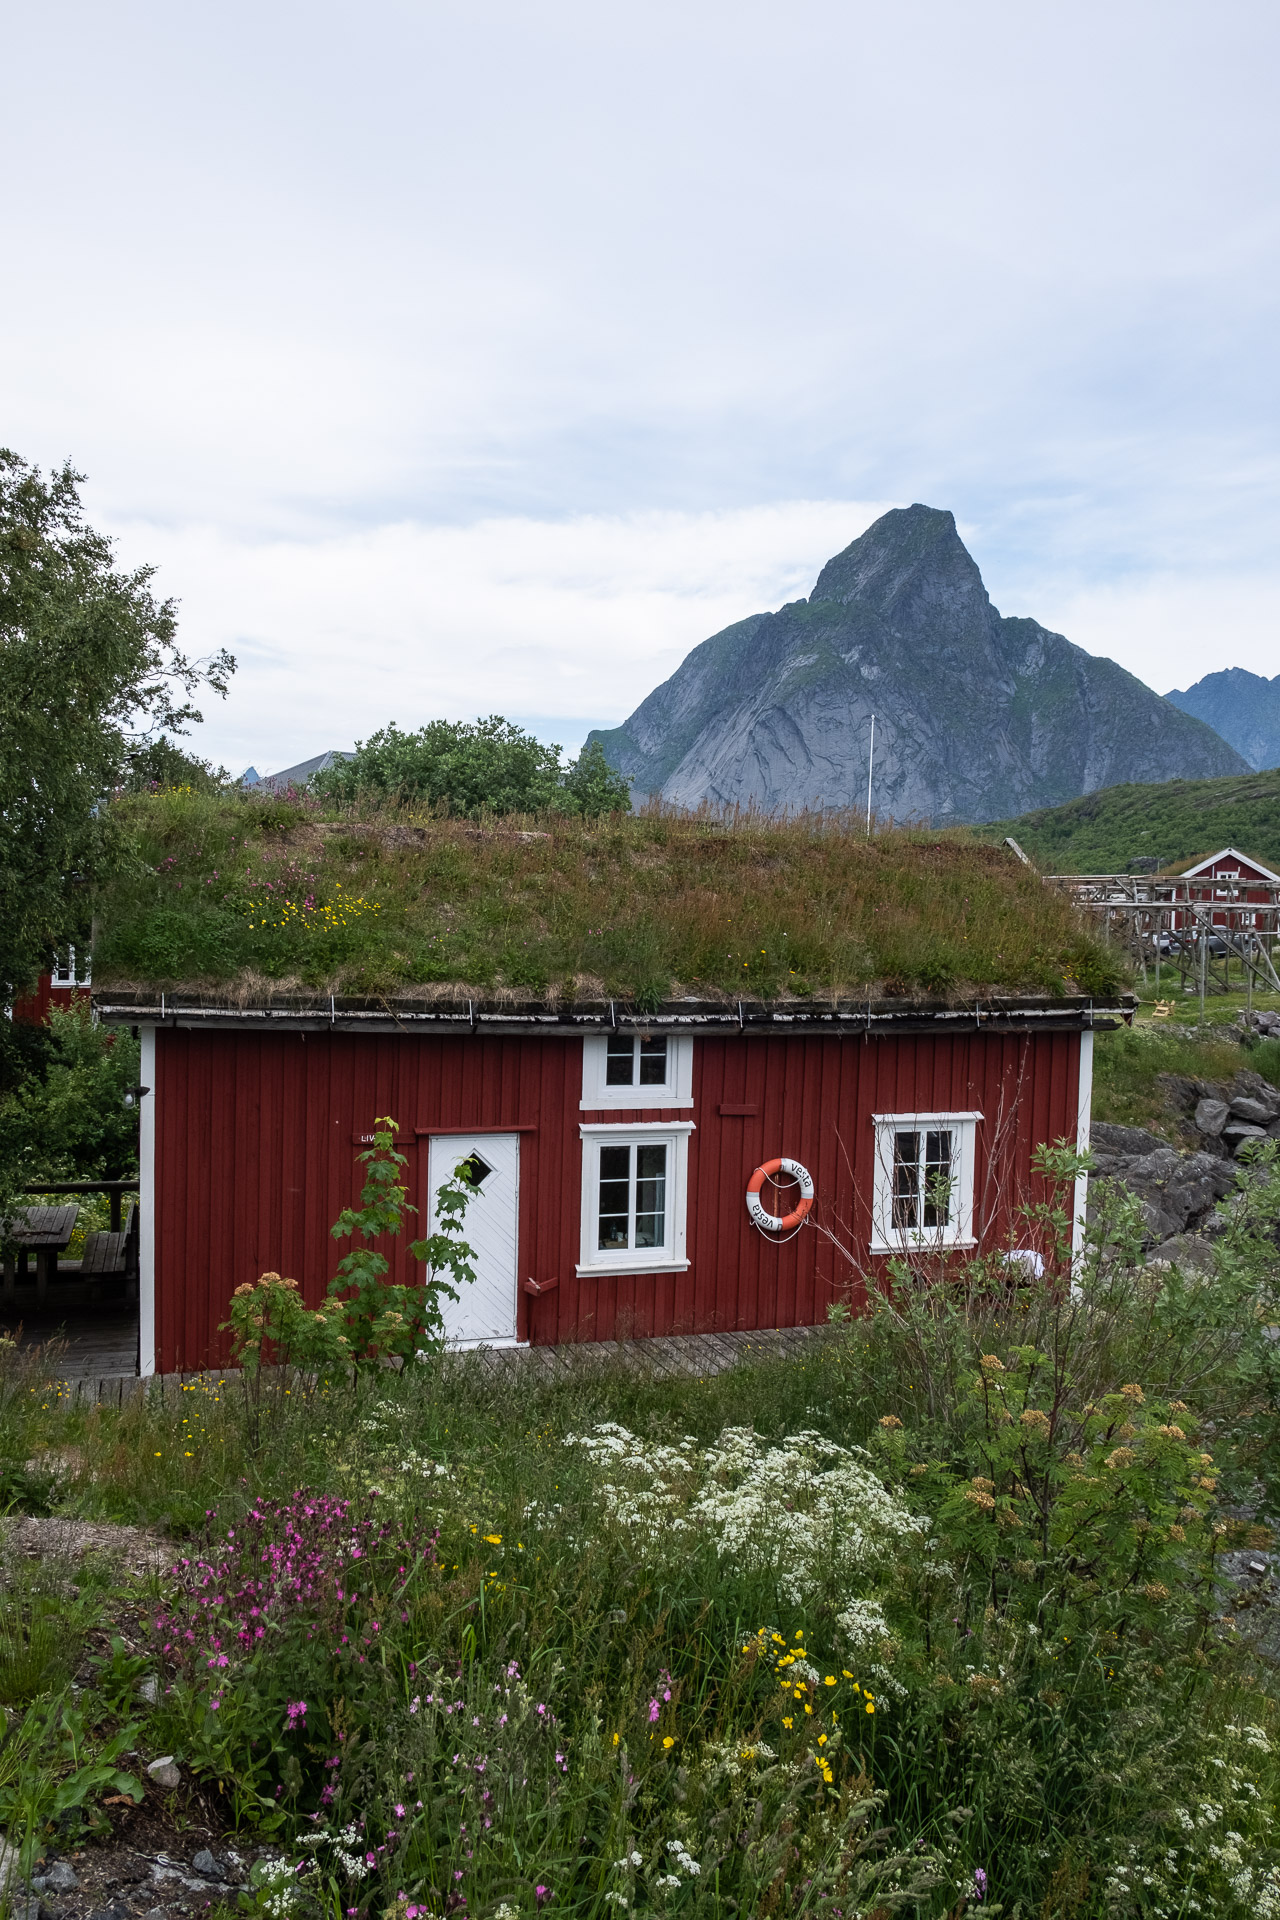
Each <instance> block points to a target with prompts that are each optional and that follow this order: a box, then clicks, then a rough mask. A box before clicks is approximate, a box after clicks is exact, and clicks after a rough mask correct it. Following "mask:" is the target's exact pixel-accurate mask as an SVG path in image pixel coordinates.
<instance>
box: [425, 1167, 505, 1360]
mask: <svg viewBox="0 0 1280 1920" xmlns="http://www.w3.org/2000/svg"><path fill="white" fill-rule="evenodd" d="M460 1160H466V1161H468V1162H469V1163H470V1172H471V1178H472V1182H473V1184H474V1188H475V1191H474V1193H473V1195H472V1198H471V1201H470V1203H469V1205H468V1207H467V1210H466V1212H465V1214H464V1215H463V1219H462V1237H463V1239H464V1240H465V1241H466V1242H467V1245H468V1246H469V1247H470V1248H471V1249H472V1251H473V1253H474V1254H475V1262H474V1264H475V1270H476V1278H475V1283H474V1285H465V1284H464V1285H463V1286H460V1287H459V1288H458V1298H457V1299H456V1300H445V1301H443V1302H442V1306H443V1311H444V1330H445V1337H446V1339H447V1340H448V1341H449V1343H450V1344H451V1345H452V1346H474V1345H478V1344H480V1343H483V1344H485V1345H490V1346H491V1345H502V1344H505V1345H508V1346H509V1345H510V1344H511V1342H512V1341H513V1340H514V1339H515V1337H516V1223H517V1220H518V1218H519V1209H520V1136H519V1134H518V1133H474V1134H465V1133H442V1134H435V1135H433V1137H432V1140H431V1150H430V1153H429V1154H428V1156H427V1180H428V1184H429V1188H430V1216H429V1217H430V1221H431V1231H432V1233H434V1232H435V1230H436V1211H435V1200H436V1195H437V1194H438V1193H439V1191H440V1189H441V1187H442V1186H443V1185H444V1183H445V1181H446V1180H448V1178H449V1177H450V1175H451V1174H452V1173H453V1170H454V1168H455V1167H456V1166H457V1164H458V1162H459V1161H460ZM423 1212H424V1213H426V1212H427V1208H426V1207H424V1208H423Z"/></svg>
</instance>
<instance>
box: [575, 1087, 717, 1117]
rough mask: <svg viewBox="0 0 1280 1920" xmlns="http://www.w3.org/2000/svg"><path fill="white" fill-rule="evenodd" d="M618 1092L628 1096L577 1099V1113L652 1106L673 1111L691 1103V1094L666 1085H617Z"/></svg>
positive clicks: (634, 1110)
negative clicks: (678, 1091)
mask: <svg viewBox="0 0 1280 1920" xmlns="http://www.w3.org/2000/svg"><path fill="white" fill-rule="evenodd" d="M618 1091H619V1093H625V1094H627V1095H628V1096H629V1097H628V1098H627V1099H625V1100H579V1102H578V1111H579V1113H644V1112H647V1111H649V1110H651V1109H652V1108H654V1107H664V1108H666V1109H668V1110H669V1111H670V1112H672V1113H675V1112H677V1111H678V1110H683V1109H685V1108H687V1107H691V1106H692V1105H693V1095H692V1094H690V1095H689V1096H688V1098H687V1099H681V1097H680V1096H679V1095H678V1094H677V1093H675V1092H674V1091H673V1090H671V1089H670V1088H667V1087H652V1088H649V1089H647V1090H646V1089H644V1088H642V1087H619V1089H618Z"/></svg>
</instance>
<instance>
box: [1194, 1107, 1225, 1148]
mask: <svg viewBox="0 0 1280 1920" xmlns="http://www.w3.org/2000/svg"><path fill="white" fill-rule="evenodd" d="M1230 1111H1231V1109H1230V1107H1229V1106H1228V1105H1227V1103H1226V1101H1225V1100H1201V1101H1200V1102H1199V1103H1198V1105H1197V1107H1196V1116H1195V1118H1196V1132H1197V1133H1207V1134H1208V1135H1209V1136H1210V1137H1211V1138H1212V1139H1216V1138H1217V1137H1218V1135H1219V1134H1220V1133H1221V1132H1222V1129H1223V1128H1224V1127H1225V1126H1226V1124H1227V1116H1228V1114H1229V1113H1230Z"/></svg>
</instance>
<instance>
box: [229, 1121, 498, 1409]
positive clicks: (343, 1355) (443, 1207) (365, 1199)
mask: <svg viewBox="0 0 1280 1920" xmlns="http://www.w3.org/2000/svg"><path fill="white" fill-rule="evenodd" d="M397 1131H398V1129H397V1126H396V1123H395V1121H394V1120H392V1119H391V1118H390V1117H387V1118H383V1119H378V1120H375V1122H374V1135H373V1145H372V1146H371V1147H370V1148H369V1150H368V1152H366V1153H362V1154H361V1155H360V1160H361V1162H362V1163H363V1165H364V1168H365V1181H364V1191H363V1192H362V1194H361V1196H360V1205H359V1206H358V1207H344V1208H343V1210H342V1212H341V1213H340V1214H339V1215H338V1218H337V1219H336V1220H335V1221H334V1224H333V1227H332V1229H331V1231H332V1233H333V1237H334V1239H335V1240H340V1239H344V1238H345V1239H350V1238H355V1239H357V1240H359V1241H361V1242H363V1244H362V1245H360V1246H356V1247H353V1248H352V1250H351V1252H350V1253H348V1254H346V1255H345V1256H344V1257H343V1258H342V1260H340V1261H339V1263H338V1271H337V1273H336V1274H335V1275H334V1277H333V1279H332V1280H331V1281H330V1282H329V1289H328V1292H327V1294H326V1296H325V1298H324V1300H323V1301H322V1303H321V1304H320V1306H319V1307H315V1308H310V1307H307V1306H306V1305H305V1304H304V1303H303V1299H302V1293H301V1289H300V1288H299V1286H298V1283H297V1281H296V1280H286V1279H282V1278H281V1276H280V1275H279V1274H278V1273H264V1274H263V1275H262V1277H261V1279H260V1280H258V1281H257V1282H256V1283H254V1284H253V1285H252V1286H251V1285H249V1284H248V1283H247V1282H246V1283H245V1285H243V1286H239V1287H237V1288H236V1290H235V1293H234V1295H233V1296H232V1300H231V1317H230V1319H229V1320H228V1321H227V1322H226V1325H225V1328H224V1331H227V1332H230V1334H231V1336H232V1341H233V1344H234V1349H235V1358H236V1363H237V1365H239V1366H241V1367H243V1368H244V1369H245V1370H246V1372H247V1373H249V1374H250V1375H251V1376H254V1377H256V1376H257V1374H258V1372H259V1370H260V1368H261V1367H262V1366H263V1364H264V1363H267V1362H271V1363H274V1364H276V1365H278V1366H287V1365H292V1366H297V1367H301V1368H303V1369H304V1370H305V1371H307V1372H310V1373H315V1374H321V1375H322V1374H324V1373H325V1372H332V1371H334V1370H335V1369H339V1370H345V1369H346V1368H348V1367H351V1366H357V1367H359V1366H364V1365H369V1364H377V1363H378V1362H379V1361H382V1360H384V1359H400V1360H407V1359H409V1358H410V1356H411V1355H412V1354H414V1353H416V1352H418V1351H419V1350H420V1349H422V1348H428V1349H431V1348H437V1349H438V1348H440V1347H441V1346H443V1344H444V1315H443V1309H442V1302H443V1301H445V1300H456V1299H457V1298H458V1293H457V1287H458V1286H465V1285H467V1284H469V1283H470V1282H471V1281H473V1280H474V1279H475V1277H476V1275H475V1267H474V1266H473V1264H472V1262H473V1261H474V1258H475V1255H474V1254H473V1252H472V1250H471V1248H470V1247H469V1246H468V1245H467V1243H466V1241H465V1240H464V1239H463V1238H462V1225H463V1215H464V1214H465V1212H466V1209H467V1206H468V1203H469V1202H470V1200H471V1199H472V1198H473V1196H474V1193H475V1188H474V1186H473V1184H472V1182H471V1181H470V1179H469V1178H468V1176H467V1172H466V1163H465V1162H462V1163H460V1164H459V1166H458V1167H457V1168H456V1169H455V1171H454V1172H453V1174H452V1175H451V1176H450V1178H449V1179H448V1180H446V1181H445V1182H444V1183H443V1185H442V1186H441V1188H440V1190H439V1192H438V1193H437V1195H436V1219H437V1225H436V1228H435V1231H434V1232H433V1233H430V1234H428V1235H426V1236H425V1237H424V1238H423V1239H421V1240H415V1241H413V1242H412V1243H411V1245H410V1248H409V1251H410V1253H411V1254H412V1255H413V1258H414V1259H415V1260H420V1261H423V1262H425V1264H426V1269H427V1271H426V1275H425V1277H424V1278H423V1279H422V1280H421V1281H420V1282H419V1283H418V1284H417V1285H416V1286H411V1287H402V1286H394V1285H390V1284H388V1281H387V1271H388V1261H387V1257H386V1255H385V1254H384V1253H381V1252H379V1251H378V1249H377V1245H376V1242H377V1241H379V1240H381V1239H382V1238H383V1237H384V1235H386V1234H399V1233H400V1232H402V1231H403V1227H404V1219H405V1215H406V1214H409V1213H414V1212H416V1208H414V1207H413V1206H411V1205H410V1203H409V1200H408V1198H407V1191H406V1188H405V1186H404V1181H403V1177H402V1176H403V1169H404V1168H405V1166H406V1165H407V1164H408V1162H407V1160H406V1158H405V1155H404V1154H402V1153H400V1152H398V1151H397V1149H396V1145H395V1135H396V1133H397ZM455 1282H456V1285H455V1284H454V1283H455Z"/></svg>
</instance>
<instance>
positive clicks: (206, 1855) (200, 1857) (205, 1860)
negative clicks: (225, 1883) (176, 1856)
mask: <svg viewBox="0 0 1280 1920" xmlns="http://www.w3.org/2000/svg"><path fill="white" fill-rule="evenodd" d="M191 1870H192V1872H193V1873H198V1874H199V1875H200V1877H201V1879H202V1880H225V1879H226V1877H227V1876H226V1874H225V1873H224V1872H223V1870H222V1868H221V1867H220V1866H219V1864H218V1862H217V1861H216V1860H215V1859H214V1857H213V1855H212V1854H211V1853H210V1851H209V1849H208V1847H201V1849H200V1851H199V1853H196V1854H193V1855H192V1856H191Z"/></svg>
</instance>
